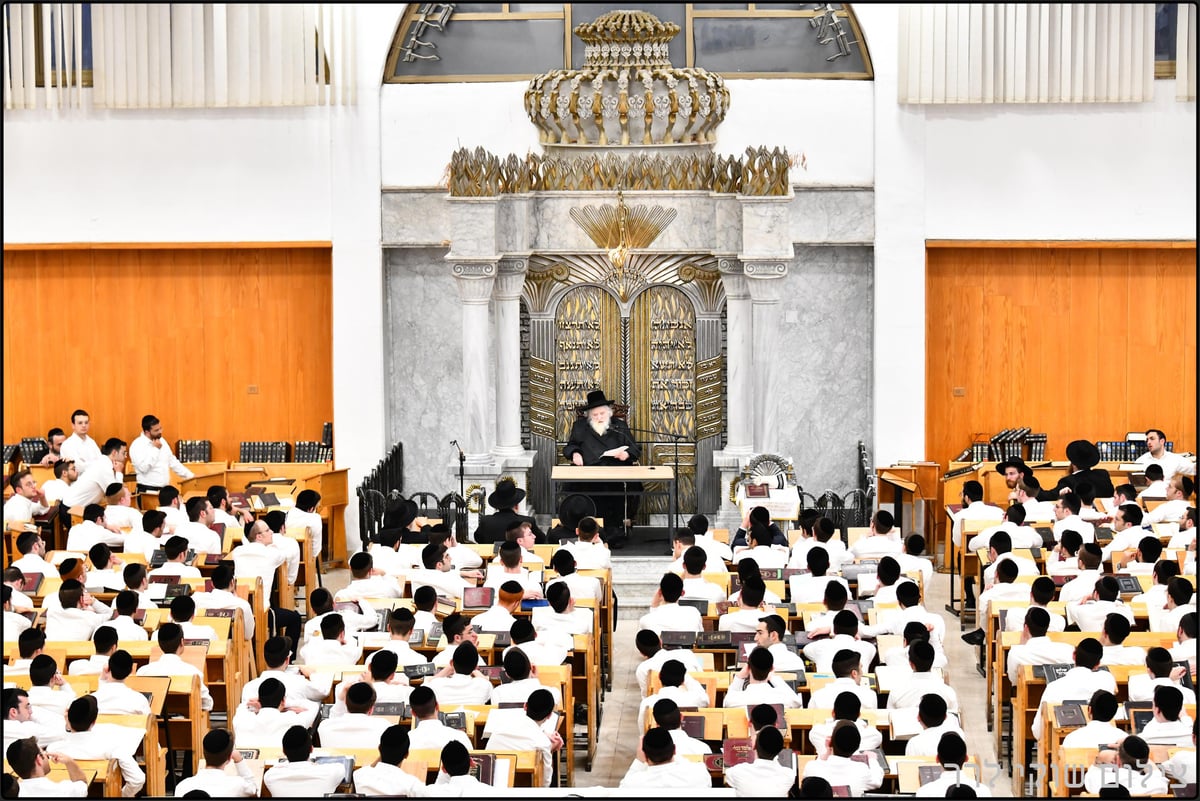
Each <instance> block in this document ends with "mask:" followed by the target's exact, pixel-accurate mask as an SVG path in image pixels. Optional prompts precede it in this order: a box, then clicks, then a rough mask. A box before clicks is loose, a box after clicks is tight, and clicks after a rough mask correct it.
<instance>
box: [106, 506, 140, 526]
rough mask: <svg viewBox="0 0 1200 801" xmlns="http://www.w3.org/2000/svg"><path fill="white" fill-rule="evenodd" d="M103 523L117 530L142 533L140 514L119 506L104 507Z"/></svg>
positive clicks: (134, 510)
mask: <svg viewBox="0 0 1200 801" xmlns="http://www.w3.org/2000/svg"><path fill="white" fill-rule="evenodd" d="M104 522H105V523H108V524H109V525H110V526H116V527H117V528H119V529H128V530H130V531H142V513H141V512H139V511H138V510H137V509H134V508H133V507H132V506H122V505H121V504H116V505H110V506H106V507H104Z"/></svg>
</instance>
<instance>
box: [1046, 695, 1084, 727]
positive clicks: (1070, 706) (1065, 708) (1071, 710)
mask: <svg viewBox="0 0 1200 801" xmlns="http://www.w3.org/2000/svg"><path fill="white" fill-rule="evenodd" d="M1086 703H1087V701H1063V702H1062V703H1061V704H1060V705H1059V706H1057V707H1055V708H1054V722H1055V724H1056V725H1057V726H1058V727H1059V728H1060V729H1068V728H1074V727H1076V726H1084V725H1087V716H1086V715H1084V714H1083V705H1084V704H1086Z"/></svg>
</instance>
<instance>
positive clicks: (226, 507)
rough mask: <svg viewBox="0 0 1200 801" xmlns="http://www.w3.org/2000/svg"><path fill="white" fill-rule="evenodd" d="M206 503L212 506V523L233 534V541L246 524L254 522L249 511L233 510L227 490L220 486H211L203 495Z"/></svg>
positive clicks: (244, 528)
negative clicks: (220, 525)
mask: <svg viewBox="0 0 1200 801" xmlns="http://www.w3.org/2000/svg"><path fill="white" fill-rule="evenodd" d="M205 497H206V498H208V502H209V503H211V504H212V508H213V521H214V522H215V523H220V524H222V525H223V526H225V530H226V531H232V532H234V534H235V540H236V539H237V538H238V537H240V535H241V533H242V532H244V531H245V530H246V524H247V523H250V522H252V521H253V520H254V515H252V514H251V513H250V510H249V509H244V508H243V509H234V508H233V504H232V503H231V501H230V500H229V490H227V489H226V488H225V487H223V486H221V485H220V484H213V485H212V486H211V487H209V488H208V491H207V492H206V493H205Z"/></svg>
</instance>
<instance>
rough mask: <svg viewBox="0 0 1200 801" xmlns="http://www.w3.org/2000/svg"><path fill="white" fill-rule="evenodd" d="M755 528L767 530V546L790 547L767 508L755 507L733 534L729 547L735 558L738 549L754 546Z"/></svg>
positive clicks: (747, 513) (734, 559) (765, 542)
mask: <svg viewBox="0 0 1200 801" xmlns="http://www.w3.org/2000/svg"><path fill="white" fill-rule="evenodd" d="M697 522H699V521H697ZM755 526H758V527H760V528H762V529H765V533H766V534H767V539H766V540H765V541H764V544H765V545H780V546H783V547H784V548H787V547H788V538H787V535H786V534H784V533H783V530H782V529H780V528H779V526H778V525H777V524H776V523H775V522H774V521H773V520H771V513H770V511H768V510H767V507H765V506H753V507H751V508H750V511H748V512H746V514H745V516H744V517H743V518H742V524H741V525H740V526H738V529H737V531H735V532H734V533H733V537H732V538H731V539H730V540H729V546H730V548H731V549H732V550H733V551H734V555H735V556H736V551H737V549H738V548H746V547H748V546H750V545H751V544H752V542H751V540H752V539H753V538H752V537H751V536H750V532H752V531H753V530H754V527H755ZM688 528H689V529H690V528H691V526H690V525H689V526H688ZM705 528H707V526H705ZM730 561H733V562H736V561H737V559H736V558H732V559H730ZM771 567H774V565H771Z"/></svg>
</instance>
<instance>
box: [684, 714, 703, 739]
mask: <svg viewBox="0 0 1200 801" xmlns="http://www.w3.org/2000/svg"><path fill="white" fill-rule="evenodd" d="M679 728H680V729H682V730H683V733H684V734H686V735H687V736H688V737H695V738H696V739H697V740H703V739H704V716H703V715H684V716H683V717H682V718H681V719H680V725H679Z"/></svg>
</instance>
